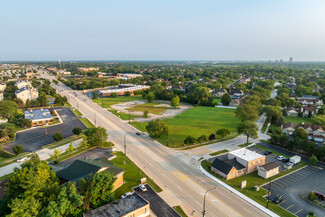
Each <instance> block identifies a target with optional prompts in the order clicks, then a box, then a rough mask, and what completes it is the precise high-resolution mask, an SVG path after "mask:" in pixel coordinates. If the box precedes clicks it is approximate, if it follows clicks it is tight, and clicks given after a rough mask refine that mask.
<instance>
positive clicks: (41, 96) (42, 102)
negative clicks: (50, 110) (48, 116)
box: [37, 91, 48, 106]
mask: <svg viewBox="0 0 325 217" xmlns="http://www.w3.org/2000/svg"><path fill="white" fill-rule="evenodd" d="M37 101H38V102H39V104H40V106H46V105H47V103H48V99H47V96H46V93H45V92H43V91H42V92H40V93H39V96H38V98H37Z"/></svg>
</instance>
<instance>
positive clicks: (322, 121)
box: [312, 115, 325, 127]
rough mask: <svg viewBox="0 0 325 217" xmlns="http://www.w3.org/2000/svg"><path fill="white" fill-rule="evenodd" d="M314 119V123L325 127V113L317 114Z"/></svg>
mask: <svg viewBox="0 0 325 217" xmlns="http://www.w3.org/2000/svg"><path fill="white" fill-rule="evenodd" d="M312 121H313V124H318V125H322V126H323V127H325V115H316V116H315V117H313V119H312Z"/></svg>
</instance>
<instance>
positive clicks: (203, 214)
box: [202, 187, 216, 217]
mask: <svg viewBox="0 0 325 217" xmlns="http://www.w3.org/2000/svg"><path fill="white" fill-rule="evenodd" d="M214 189H216V187H213V188H211V189H209V190H207V191H206V192H205V194H204V198H203V211H202V217H205V213H206V210H205V197H206V196H207V194H208V192H209V191H212V190H214Z"/></svg>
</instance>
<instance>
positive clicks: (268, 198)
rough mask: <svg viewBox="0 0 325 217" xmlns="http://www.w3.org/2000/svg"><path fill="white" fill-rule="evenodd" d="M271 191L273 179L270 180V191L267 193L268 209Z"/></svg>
mask: <svg viewBox="0 0 325 217" xmlns="http://www.w3.org/2000/svg"><path fill="white" fill-rule="evenodd" d="M270 193H271V180H270V182H269V192H268V193H267V202H266V209H268V208H269V201H270Z"/></svg>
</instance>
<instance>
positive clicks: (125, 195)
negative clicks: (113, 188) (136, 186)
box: [121, 192, 132, 198]
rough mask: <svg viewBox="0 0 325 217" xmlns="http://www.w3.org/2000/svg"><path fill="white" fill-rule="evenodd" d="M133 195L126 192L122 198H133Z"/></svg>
mask: <svg viewBox="0 0 325 217" xmlns="http://www.w3.org/2000/svg"><path fill="white" fill-rule="evenodd" d="M131 195H132V193H131V192H126V193H125V194H123V195H122V197H121V198H126V197H127V196H131Z"/></svg>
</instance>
